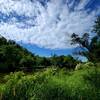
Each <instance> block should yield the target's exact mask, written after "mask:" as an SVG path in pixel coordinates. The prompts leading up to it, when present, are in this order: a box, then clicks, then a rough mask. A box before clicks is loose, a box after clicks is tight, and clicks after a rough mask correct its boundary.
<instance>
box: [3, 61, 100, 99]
mask: <svg viewBox="0 0 100 100" xmlns="http://www.w3.org/2000/svg"><path fill="white" fill-rule="evenodd" d="M90 65H91V64H90V63H86V64H83V65H81V66H84V67H85V68H83V69H81V70H76V71H71V72H69V71H68V72H67V71H66V70H65V69H62V70H59V69H54V68H49V69H46V70H45V71H43V72H37V73H33V74H31V75H30V74H29V75H26V74H25V73H23V72H16V73H11V74H10V75H8V76H6V78H5V80H6V81H7V82H6V83H5V86H4V89H3V90H2V91H1V94H2V99H1V100H18V99H19V100H81V99H82V100H99V97H100V94H99V93H100V87H99V84H100V77H95V76H97V74H98V75H100V68H99V67H97V73H95V70H94V68H96V67H91V66H90ZM87 66H88V67H87ZM94 81H95V83H94Z"/></svg>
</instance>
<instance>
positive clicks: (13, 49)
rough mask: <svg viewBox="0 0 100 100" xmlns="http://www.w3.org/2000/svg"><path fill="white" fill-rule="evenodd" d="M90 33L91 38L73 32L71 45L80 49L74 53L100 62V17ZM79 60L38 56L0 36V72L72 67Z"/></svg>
mask: <svg viewBox="0 0 100 100" xmlns="http://www.w3.org/2000/svg"><path fill="white" fill-rule="evenodd" d="M92 33H95V36H93V37H92V38H90V34H89V33H84V34H83V35H82V36H79V35H77V34H76V33H73V34H72V36H71V38H72V45H75V44H79V46H78V48H80V49H79V50H78V51H75V54H77V55H81V56H84V57H86V58H87V59H88V61H90V62H94V63H97V62H100V17H98V18H97V20H96V22H95V25H94V26H93V31H92ZM79 62H80V61H78V60H76V59H74V58H73V57H72V56H71V55H68V56H64V55H62V56H57V55H53V56H51V57H40V56H39V55H35V54H32V53H31V52H29V51H28V50H27V49H25V48H23V47H21V46H20V45H19V44H17V43H16V42H14V41H12V40H7V39H6V38H4V37H3V36H0V72H14V71H19V70H26V71H32V70H34V69H38V68H47V67H51V66H53V67H59V68H63V67H65V68H67V69H74V68H75V66H76V65H77V63H79Z"/></svg>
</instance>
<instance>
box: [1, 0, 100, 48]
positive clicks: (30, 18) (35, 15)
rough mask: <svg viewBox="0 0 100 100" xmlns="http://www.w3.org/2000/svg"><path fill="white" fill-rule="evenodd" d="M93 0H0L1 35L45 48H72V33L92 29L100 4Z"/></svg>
mask: <svg viewBox="0 0 100 100" xmlns="http://www.w3.org/2000/svg"><path fill="white" fill-rule="evenodd" d="M91 1H92V0H0V34H1V35H3V36H4V37H6V38H7V39H12V40H15V41H22V42H24V43H31V44H35V45H38V46H41V47H44V48H50V49H56V48H59V49H63V48H72V45H70V42H71V41H70V36H71V34H72V33H77V34H79V35H81V34H82V33H84V32H90V31H91V28H92V26H93V24H94V20H95V18H96V15H97V14H98V12H99V7H97V8H96V9H94V10H92V11H90V12H88V11H89V9H90V8H89V7H88V8H86V9H85V7H86V6H87V5H89V4H91Z"/></svg>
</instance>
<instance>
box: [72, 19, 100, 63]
mask: <svg viewBox="0 0 100 100" xmlns="http://www.w3.org/2000/svg"><path fill="white" fill-rule="evenodd" d="M93 32H95V33H96V35H95V36H93V37H92V38H90V35H89V34H88V33H84V34H83V35H82V36H79V35H77V34H75V33H73V34H72V44H79V48H81V50H80V51H78V52H77V53H76V54H79V55H81V56H85V57H86V58H87V59H88V60H89V61H92V62H100V17H98V18H97V20H96V22H95V25H94V27H93Z"/></svg>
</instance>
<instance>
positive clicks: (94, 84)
mask: <svg viewBox="0 0 100 100" xmlns="http://www.w3.org/2000/svg"><path fill="white" fill-rule="evenodd" d="M93 32H95V33H96V35H95V36H94V37H92V38H89V34H88V33H85V34H83V36H78V35H77V34H75V33H74V34H73V35H72V44H79V48H80V49H79V51H78V52H76V54H79V55H81V56H85V57H86V58H87V59H88V61H87V62H80V61H77V60H75V59H74V58H73V57H72V56H70V55H69V56H64V55H62V56H57V55H53V56H51V57H40V56H38V55H34V54H32V53H30V52H29V51H27V50H26V49H25V48H22V47H21V46H20V45H18V44H17V43H15V42H14V41H12V40H6V39H5V38H4V37H2V36H0V100H100V57H99V56H100V17H98V19H97V21H96V24H95V25H94V28H93Z"/></svg>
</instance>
